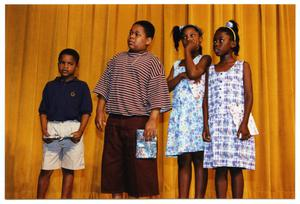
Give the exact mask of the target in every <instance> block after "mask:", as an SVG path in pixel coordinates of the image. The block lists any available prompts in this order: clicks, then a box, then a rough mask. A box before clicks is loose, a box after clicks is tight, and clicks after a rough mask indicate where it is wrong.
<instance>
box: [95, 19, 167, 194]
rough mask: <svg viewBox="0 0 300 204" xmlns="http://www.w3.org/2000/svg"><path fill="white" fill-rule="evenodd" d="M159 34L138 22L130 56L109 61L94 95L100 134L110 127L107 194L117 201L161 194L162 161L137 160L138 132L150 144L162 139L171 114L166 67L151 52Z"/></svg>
mask: <svg viewBox="0 0 300 204" xmlns="http://www.w3.org/2000/svg"><path fill="white" fill-rule="evenodd" d="M154 32H155V29H154V26H153V25H152V24H151V23H150V22H148V21H137V22H135V23H134V24H133V25H132V27H131V29H130V31H129V35H128V39H127V44H128V48H129V51H126V52H121V53H119V54H117V55H115V56H114V57H113V58H112V59H111V60H110V61H109V63H108V66H107V69H106V70H105V72H104V73H103V75H102V77H101V78H100V80H99V81H98V83H97V85H96V88H95V90H94V92H95V93H97V94H98V98H99V99H98V106H97V113H96V119H95V123H96V126H97V128H98V129H100V130H103V129H104V127H105V139H104V149H103V157H102V176H101V191H102V192H103V193H110V194H112V197H113V198H123V192H126V193H128V195H129V196H130V197H151V196H155V195H158V194H159V190H158V175H157V160H156V158H155V159H137V158H136V133H137V129H144V137H145V139H146V140H150V139H151V138H152V137H155V136H156V135H157V128H158V122H159V114H160V112H165V111H168V110H170V109H171V104H170V96H169V93H168V86H167V81H166V78H165V73H164V68H163V65H162V64H161V63H160V61H159V60H158V58H157V57H155V56H153V54H151V53H150V52H148V51H147V49H148V47H149V46H150V44H151V42H152V39H153V37H154ZM105 108H106V111H105ZM105 112H107V113H108V114H109V117H108V119H107V122H106V117H105Z"/></svg>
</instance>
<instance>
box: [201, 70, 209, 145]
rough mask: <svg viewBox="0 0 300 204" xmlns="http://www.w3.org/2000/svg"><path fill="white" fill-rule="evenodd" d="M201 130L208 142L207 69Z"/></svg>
mask: <svg viewBox="0 0 300 204" xmlns="http://www.w3.org/2000/svg"><path fill="white" fill-rule="evenodd" d="M202 108H203V132H202V137H203V140H204V141H205V142H210V134H209V127H208V69H207V71H206V75H205V92H204V98H203V104H202Z"/></svg>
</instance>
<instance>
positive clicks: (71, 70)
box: [58, 55, 77, 78]
mask: <svg viewBox="0 0 300 204" xmlns="http://www.w3.org/2000/svg"><path fill="white" fill-rule="evenodd" d="M76 67H77V63H76V61H75V60H74V58H73V56H72V55H62V56H61V58H60V60H59V62H58V71H59V73H60V75H61V76H62V77H65V78H68V77H70V76H74V74H75V71H76Z"/></svg>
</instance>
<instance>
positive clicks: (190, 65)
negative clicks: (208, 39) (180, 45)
mask: <svg viewBox="0 0 300 204" xmlns="http://www.w3.org/2000/svg"><path fill="white" fill-rule="evenodd" d="M195 46H196V45H195V44H194V42H193V41H189V42H188V44H187V46H186V47H185V48H184V57H185V67H186V73H187V76H188V78H189V79H192V80H197V79H199V78H200V77H201V75H202V74H203V73H204V72H205V70H206V68H207V67H209V66H210V64H211V57H210V56H209V55H204V56H203V57H202V58H201V60H200V61H199V63H198V64H196V65H195V64H194V61H193V56H192V50H193V49H194V47H195Z"/></svg>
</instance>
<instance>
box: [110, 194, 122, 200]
mask: <svg viewBox="0 0 300 204" xmlns="http://www.w3.org/2000/svg"><path fill="white" fill-rule="evenodd" d="M112 198H113V199H122V198H123V193H113V194H112Z"/></svg>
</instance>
